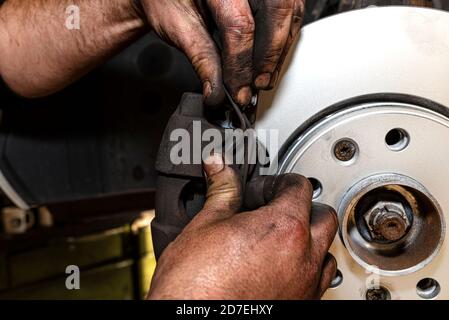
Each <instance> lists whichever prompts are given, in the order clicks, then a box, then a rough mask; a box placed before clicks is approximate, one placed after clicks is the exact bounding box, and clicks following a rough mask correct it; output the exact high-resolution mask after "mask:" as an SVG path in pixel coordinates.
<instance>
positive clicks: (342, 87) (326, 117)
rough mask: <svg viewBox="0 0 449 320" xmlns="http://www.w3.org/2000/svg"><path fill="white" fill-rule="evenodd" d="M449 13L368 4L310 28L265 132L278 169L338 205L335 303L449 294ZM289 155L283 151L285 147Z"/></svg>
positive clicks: (269, 110) (266, 101)
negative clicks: (273, 141) (274, 139)
mask: <svg viewBox="0 0 449 320" xmlns="http://www.w3.org/2000/svg"><path fill="white" fill-rule="evenodd" d="M448 29H449V13H446V12H442V11H437V10H431V9H423V8H409V7H387V8H368V9H363V10H358V11H353V12H349V13H345V14H341V15H338V16H334V17H332V18H328V19H324V20H321V21H319V22H316V23H314V24H311V25H309V26H307V27H305V28H304V29H303V32H302V36H301V40H300V42H299V44H298V45H297V47H296V49H295V50H292V53H291V55H290V58H289V60H290V62H289V66H288V67H286V68H285V70H286V71H285V74H284V75H283V78H282V81H281V83H280V84H279V86H278V87H277V88H276V89H275V90H274V91H273V92H270V93H266V94H263V95H262V96H261V99H260V103H259V105H260V109H259V113H258V119H257V123H256V127H257V129H278V130H279V137H280V142H281V144H280V145H281V146H282V148H281V149H280V150H281V152H279V150H277V149H276V146H267V147H268V150H269V152H270V155H271V156H272V158H273V157H274V156H275V155H278V162H279V166H278V167H275V166H273V167H272V169H271V170H272V173H285V172H296V173H300V174H302V175H304V176H306V177H309V178H312V179H311V180H312V181H313V184H314V188H315V192H314V198H315V199H314V200H316V201H318V202H322V203H326V204H329V205H331V206H333V207H334V208H336V209H337V210H338V214H339V218H340V232H339V236H337V237H336V239H335V241H334V243H333V245H332V248H331V252H332V253H333V254H334V255H335V256H336V258H337V261H338V268H339V277H338V278H337V279H335V282H334V286H335V287H334V288H332V289H329V290H328V291H327V293H326V295H325V298H329V299H367V298H368V299H434V298H442V299H447V298H449V273H448V272H447V270H448V268H449V252H447V249H446V242H445V241H444V239H448V238H449V237H448V235H447V230H446V226H445V224H446V221H449V197H448V196H447V189H448V187H447V184H448V182H449V166H448V165H447V161H448V159H449V119H448V117H447V116H448V114H449V110H448V109H447V108H446V107H445V106H449V76H448V71H449V33H448V32H447V30H448ZM278 152H279V153H278Z"/></svg>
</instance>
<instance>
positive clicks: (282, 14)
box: [254, 0, 296, 90]
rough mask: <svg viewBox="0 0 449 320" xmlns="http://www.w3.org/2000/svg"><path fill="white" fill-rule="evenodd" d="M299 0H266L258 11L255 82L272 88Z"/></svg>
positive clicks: (258, 86) (258, 87)
mask: <svg viewBox="0 0 449 320" xmlns="http://www.w3.org/2000/svg"><path fill="white" fill-rule="evenodd" d="M295 1H296V0H263V1H261V3H260V6H259V7H258V8H257V13H256V15H255V21H256V32H255V33H256V36H255V45H254V86H255V87H256V88H257V89H262V90H264V89H269V88H270V84H271V83H272V78H273V76H275V75H274V73H275V71H276V70H277V67H278V63H279V59H280V57H281V56H282V54H283V53H284V51H285V47H286V44H287V40H288V38H289V35H290V29H291V24H292V21H293V9H294V2H295Z"/></svg>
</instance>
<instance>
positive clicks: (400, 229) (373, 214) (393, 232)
mask: <svg viewBox="0 0 449 320" xmlns="http://www.w3.org/2000/svg"><path fill="white" fill-rule="evenodd" d="M364 218H365V221H366V223H367V225H368V228H369V230H370V233H371V236H372V237H373V239H374V240H380V241H388V242H394V241H398V240H399V239H401V238H402V237H404V236H405V235H406V233H407V231H408V230H409V228H410V225H411V222H410V220H409V218H408V216H407V213H406V212H405V208H404V205H403V204H402V203H400V202H392V201H379V202H378V203H376V204H375V205H374V206H373V207H372V208H371V209H370V210H368V211H367V212H366V213H365V216H364Z"/></svg>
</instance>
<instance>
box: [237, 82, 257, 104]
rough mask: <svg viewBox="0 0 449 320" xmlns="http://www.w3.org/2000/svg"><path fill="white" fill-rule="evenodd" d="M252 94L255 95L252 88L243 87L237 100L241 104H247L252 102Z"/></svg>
mask: <svg viewBox="0 0 449 320" xmlns="http://www.w3.org/2000/svg"><path fill="white" fill-rule="evenodd" d="M252 96H253V94H252V91H251V88H250V87H243V88H241V89H240V90H239V92H238V93H237V102H238V104H240V105H241V106H247V105H248V104H249V103H250V101H251V97H252Z"/></svg>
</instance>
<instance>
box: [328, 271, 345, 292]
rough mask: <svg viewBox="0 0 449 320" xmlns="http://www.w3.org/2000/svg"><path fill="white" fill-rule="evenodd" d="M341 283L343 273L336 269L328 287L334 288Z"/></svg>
mask: <svg viewBox="0 0 449 320" xmlns="http://www.w3.org/2000/svg"><path fill="white" fill-rule="evenodd" d="M342 283H343V274H342V273H341V271H340V270H337V274H336V275H335V278H334V279H333V280H332V282H331V285H330V288H331V289H335V288H337V287H339V286H340V285H341V284H342Z"/></svg>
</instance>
